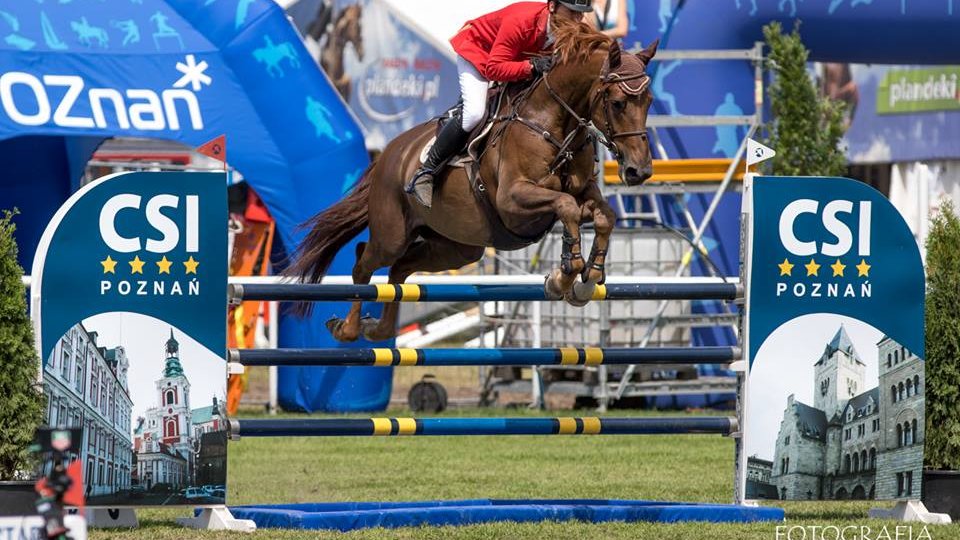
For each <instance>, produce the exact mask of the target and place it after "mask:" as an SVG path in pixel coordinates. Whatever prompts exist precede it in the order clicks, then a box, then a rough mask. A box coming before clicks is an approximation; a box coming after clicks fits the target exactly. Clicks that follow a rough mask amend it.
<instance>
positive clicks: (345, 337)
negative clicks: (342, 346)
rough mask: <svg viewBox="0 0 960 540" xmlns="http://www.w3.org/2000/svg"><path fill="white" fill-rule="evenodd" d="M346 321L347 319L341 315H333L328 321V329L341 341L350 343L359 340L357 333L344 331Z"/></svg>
mask: <svg viewBox="0 0 960 540" xmlns="http://www.w3.org/2000/svg"><path fill="white" fill-rule="evenodd" d="M346 322H347V321H346V320H345V319H341V318H340V317H331V318H330V319H328V320H327V322H326V326H327V330H329V331H330V334H331V335H332V336H333V339H335V340H337V341H339V342H341V343H349V342H351V341H356V340H357V335H356V334H353V335H350V334H347V333H346V332H345V331H344V328H345V327H346Z"/></svg>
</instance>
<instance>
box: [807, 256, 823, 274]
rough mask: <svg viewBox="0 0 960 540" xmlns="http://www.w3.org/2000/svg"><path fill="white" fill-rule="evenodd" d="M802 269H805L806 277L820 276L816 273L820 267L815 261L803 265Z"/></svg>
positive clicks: (811, 260)
mask: <svg viewBox="0 0 960 540" xmlns="http://www.w3.org/2000/svg"><path fill="white" fill-rule="evenodd" d="M803 267H804V268H806V269H807V275H808V276H819V275H820V274H818V273H817V272H819V271H820V265H819V264H817V261H815V260H813V259H810V264H805V265H803Z"/></svg>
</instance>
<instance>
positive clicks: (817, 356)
mask: <svg viewBox="0 0 960 540" xmlns="http://www.w3.org/2000/svg"><path fill="white" fill-rule="evenodd" d="M745 199H746V204H745V207H746V208H747V212H748V213H749V215H750V218H751V219H750V220H747V221H748V222H749V223H750V226H749V227H750V228H749V231H748V234H749V236H748V237H749V242H748V249H747V252H746V257H747V259H746V261H745V263H746V265H747V276H748V278H747V279H748V284H749V285H748V287H749V290H748V291H747V298H746V305H747V319H746V321H745V336H744V344H745V346H746V350H747V358H748V362H749V380H748V391H747V407H746V417H745V426H744V433H745V436H744V449H745V459H746V463H745V464H743V463H741V466H742V467H741V478H740V480H741V482H743V484H741V486H743V487H745V489H746V497H747V498H748V499H778V500H828V499H829V500H839V499H919V498H920V490H921V483H922V469H923V441H924V431H925V428H924V395H925V391H924V390H925V387H926V385H925V381H924V315H923V309H924V273H923V266H922V264H921V260H920V254H919V252H918V249H917V244H916V242H915V240H914V238H913V235H912V234H911V233H910V230H909V229H908V228H907V226H906V224H905V223H904V222H903V220H902V219H901V218H900V215H899V213H898V211H897V210H896V209H895V208H894V207H893V206H892V205H891V204H890V203H889V201H887V200H886V199H885V198H884V197H883V196H882V195H881V194H880V193H879V192H877V191H875V190H874V189H872V188H871V187H869V186H867V185H866V184H863V183H860V182H857V181H855V180H849V179H843V178H816V177H804V178H783V177H757V178H755V179H754V180H753V182H752V186H748V194H747V196H746V197H745Z"/></svg>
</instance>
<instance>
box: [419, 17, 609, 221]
mask: <svg viewBox="0 0 960 540" xmlns="http://www.w3.org/2000/svg"><path fill="white" fill-rule="evenodd" d="M591 11H593V1H592V0H548V1H547V3H542V2H517V3H515V4H511V5H509V6H507V7H505V8H503V9H501V10H498V11H494V12H493V13H489V14H487V15H484V16H482V17H479V18H477V19H474V20H472V21H468V22H467V23H466V24H465V25H464V26H463V28H461V29H460V31H459V32H458V33H457V35H455V36H453V38H452V39H451V40H450V44H451V45H453V50H454V51H456V53H457V70H458V71H459V73H460V101H461V103H460V104H458V106H457V107H456V109H455V110H454V113H453V117H452V118H450V120H448V121H447V122H446V123H445V124H444V125H443V127H442V128H441V129H440V133H438V134H437V139H436V142H434V144H433V147H432V148H431V149H430V152H428V154H427V159H426V161H424V163H423V165H421V166H420V168H419V169H418V170H417V172H416V173H415V174H414V175H413V178H412V179H411V180H410V181H409V182H408V183H407V186H406V192H407V193H412V194H413V195H414V197H415V198H416V199H417V201H419V202H420V204H422V205H424V206H426V207H427V208H429V207H430V204H431V202H432V199H433V183H434V175H436V174H437V173H438V172H439V171H438V170H437V169H438V167H439V166H440V164H441V163H443V162H444V161H445V160H446V159H448V158H449V157H451V156H453V155H454V154H455V153H456V152H458V151H460V150H461V149H462V148H463V146H464V145H465V144H466V143H467V138H468V137H469V134H470V132H471V131H472V130H473V128H475V127H476V126H477V124H479V123H480V121H481V120H482V119H483V116H484V114H485V113H486V107H487V88H488V86H489V81H498V82H513V81H519V80H524V79H532V78H536V77H537V76H539V75H542V74H543V73H545V72H546V71H548V70H549V69H550V68H551V67H552V65H553V58H552V57H551V56H541V53H542V52H543V51H545V50H547V49H549V48H550V46H551V45H552V43H551V41H552V40H551V37H550V30H549V29H550V28H551V24H550V21H551V17H557V18H558V19H559V18H565V19H570V20H574V21H578V22H579V21H581V20H582V19H583V15H584V13H589V12H591Z"/></svg>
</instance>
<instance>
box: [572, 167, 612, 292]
mask: <svg viewBox="0 0 960 540" xmlns="http://www.w3.org/2000/svg"><path fill="white" fill-rule="evenodd" d="M586 196H587V199H588V203H587V204H586V205H585V206H586V207H587V208H588V209H590V210H592V213H593V215H592V217H593V229H594V231H595V232H596V236H595V237H594V239H593V246H591V248H590V256H588V257H587V265H586V268H585V269H584V271H583V274H581V276H580V279H581V280H582V281H583V282H584V283H592V284H594V285H596V284H600V285H602V284H603V282H604V280H605V279H606V277H607V274H606V270H605V266H604V263H605V262H606V259H607V249H608V248H609V246H610V235H611V234H613V229H614V228H615V227H616V223H617V215H616V214H615V213H614V211H613V208H611V207H610V204H609V203H608V202H607V200H606V199H605V198H604V197H603V195H602V194H601V193H600V188H599V187H598V186H597V185H596V184H591V185H590V187H589V188H588V189H587V192H586ZM591 203H592V204H591Z"/></svg>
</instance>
